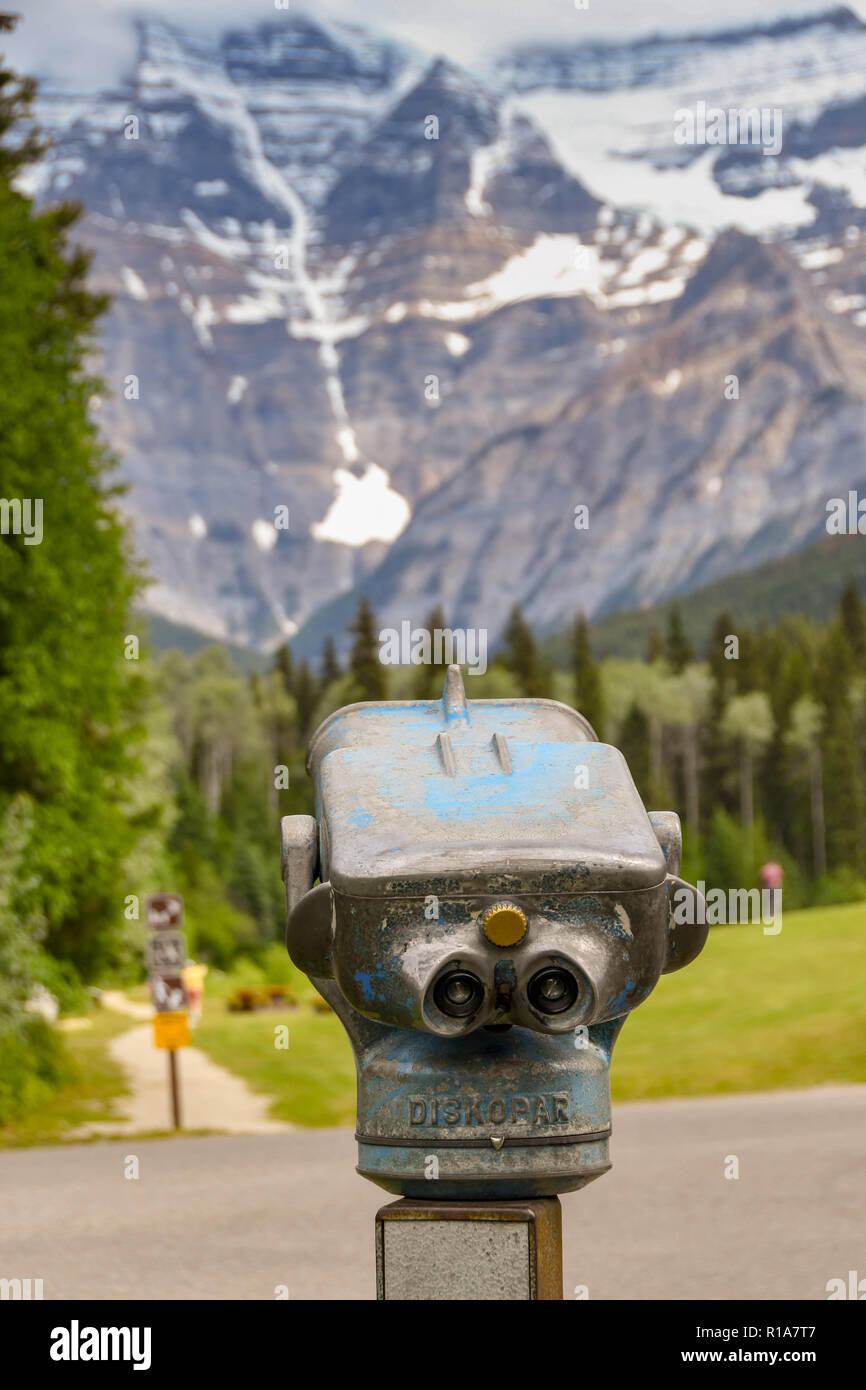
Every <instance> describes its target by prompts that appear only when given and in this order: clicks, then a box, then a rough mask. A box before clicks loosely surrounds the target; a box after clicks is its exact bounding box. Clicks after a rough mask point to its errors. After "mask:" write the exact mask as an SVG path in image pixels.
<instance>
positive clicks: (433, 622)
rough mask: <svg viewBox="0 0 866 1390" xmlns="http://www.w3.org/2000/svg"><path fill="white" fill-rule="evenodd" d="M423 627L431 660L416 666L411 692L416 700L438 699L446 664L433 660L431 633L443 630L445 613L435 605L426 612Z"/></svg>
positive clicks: (433, 649) (442, 686)
mask: <svg viewBox="0 0 866 1390" xmlns="http://www.w3.org/2000/svg"><path fill="white" fill-rule="evenodd" d="M424 628H425V630H426V631H427V632H429V634H430V650H431V661H430V664H429V665H428V666H418V667H417V668H416V671H415V678H414V680H413V682H412V694H413V695H414V697H415V699H416V700H438V698H439V696H440V695H441V694H442V690H443V688H444V686H445V672H446V671H447V669H448V668H447V666H446V665H445V664H444V662H439V663H438V664H437V663H436V661H435V656H436V650H435V646H434V641H433V634H434V633H435V632H436V631H439V632H444V631H445V614H444V613H443V612H442V609H441V608H440V607H439V606H438V605H437V606H436V608H434V609H433V612H432V613H430V614H428V616H427V621H426V622H425V623H424Z"/></svg>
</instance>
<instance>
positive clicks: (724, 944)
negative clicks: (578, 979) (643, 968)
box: [613, 903, 866, 1100]
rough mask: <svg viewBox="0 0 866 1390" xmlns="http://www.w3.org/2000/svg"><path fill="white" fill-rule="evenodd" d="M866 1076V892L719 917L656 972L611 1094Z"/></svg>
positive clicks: (629, 1026)
mask: <svg viewBox="0 0 866 1390" xmlns="http://www.w3.org/2000/svg"><path fill="white" fill-rule="evenodd" d="M829 1081H836V1082H850V1081H860V1082H863V1081H866V903H855V904H853V905H851V906H844V907H821V908H812V909H810V910H809V911H807V912H791V913H788V914H785V916H784V917H783V922H782V930H781V932H780V933H779V935H778V936H764V935H763V932H762V929H761V928H760V927H716V928H711V929H710V939H709V941H708V942H707V945H706V946H705V947H704V950H703V952H702V954H701V955H700V956H699V957H698V959H697V960H696V961H694V962H693V964H692V965H689V966H687V967H686V969H685V970H682V971H679V972H677V973H676V974H674V975H666V976H663V978H662V979H661V981H660V982H659V985H658V987H657V988H656V990H655V991H654V993H653V994H652V995H651V996H650V998H649V999H648V1000H647V1002H646V1004H643V1005H642V1006H641V1008H640V1009H638V1010H637V1012H636V1013H635V1014H633V1015H632V1017H631V1018H630V1019H629V1020H628V1022H627V1023H626V1025H625V1028H624V1029H623V1032H622V1034H621V1036H620V1039H619V1041H618V1042H617V1045H616V1048H615V1050H614V1054H613V1094H614V1096H615V1097H616V1098H618V1099H620V1100H624V1099H628V1100H635V1099H638V1098H640V1097H644V1096H670V1095H691V1096H694V1095H712V1094H716V1093H719V1092H722V1091H765V1090H774V1089H776V1088H779V1087H791V1086H817V1085H820V1084H821V1083H823V1082H829Z"/></svg>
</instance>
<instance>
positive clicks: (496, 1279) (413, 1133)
mask: <svg viewBox="0 0 866 1390" xmlns="http://www.w3.org/2000/svg"><path fill="white" fill-rule="evenodd" d="M307 768H308V771H309V773H310V776H311V778H312V780H313V785H314V788H315V797H316V816H315V818H313V817H311V816H287V817H285V818H284V820H283V821H282V867H283V878H284V881H285V885H286V904H287V912H288V926H287V937H286V940H287V946H288V950H289V955H290V956H291V958H292V960H293V961H294V963H295V964H296V965H297V966H298V967H299V968H300V969H301V970H303V971H304V972H305V973H306V974H307V975H308V976H309V977H310V979H311V980H312V981H313V983H314V985H315V986H316V989H317V990H318V991H319V993H320V994H321V995H323V997H324V998H325V999H326V1000H327V1001H328V1003H329V1004H330V1005H331V1007H332V1008H333V1009H334V1011H335V1012H336V1013H337V1014H338V1016H339V1018H340V1019H341V1021H342V1024H343V1026H344V1028H345V1029H346V1032H347V1033H348V1036H349V1039H350V1041H351V1043H352V1047H353V1049H354V1053H355V1060H356V1066H357V1073H358V1120H357V1140H358V1172H360V1173H362V1174H363V1175H364V1177H367V1178H369V1179H370V1180H371V1181H372V1182H375V1183H377V1184H378V1185H379V1186H380V1187H382V1188H384V1189H385V1190H386V1191H387V1192H390V1193H392V1194H394V1195H396V1196H399V1197H400V1198H402V1199H403V1200H402V1201H399V1202H396V1203H394V1204H392V1205H391V1206H388V1207H386V1208H384V1209H383V1211H382V1212H380V1213H379V1218H378V1221H377V1242H378V1274H379V1296H380V1297H382V1298H389V1297H401V1298H402V1297H423V1298H435V1297H443V1298H444V1297H455V1296H457V1297H467V1298H468V1297H483V1298H486V1297H508V1298H512V1297H528V1298H533V1297H537V1298H543V1297H560V1296H561V1293H559V1292H557V1288H560V1289H561V1275H560V1276H559V1280H560V1282H559V1284H558V1283H557V1266H558V1265H559V1264H561V1251H560V1246H559V1203H558V1200H557V1194H558V1193H561V1192H571V1191H574V1190H575V1189H577V1188H581V1187H583V1186H584V1185H585V1184H586V1183H588V1182H591V1181H592V1180H593V1179H594V1178H597V1177H599V1176H600V1175H601V1174H602V1173H604V1172H606V1171H607V1169H608V1168H609V1167H610V1166H611V1165H610V1158H609V1152H608V1149H609V1139H610V1132H611V1127H610V1061H611V1052H612V1050H613V1045H614V1043H615V1041H616V1038H617V1036H618V1034H619V1031H620V1029H621V1028H622V1025H623V1023H624V1022H625V1019H626V1017H627V1015H628V1014H629V1013H630V1012H631V1010H632V1009H634V1008H636V1007H637V1005H638V1004H640V1003H641V1002H642V1001H643V1000H644V999H646V998H647V996H648V995H649V994H650V992H651V991H652V989H653V988H654V986H655V985H656V983H657V981H658V979H659V977H660V976H661V975H662V974H664V973H667V972H670V971H673V970H678V969H680V968H681V967H682V966H684V965H687V964H688V963H689V962H690V961H692V960H694V958H695V957H696V956H697V955H698V953H699V952H700V950H701V948H702V947H703V945H704V942H705V940H706V936H707V927H706V925H705V924H704V918H705V914H703V913H702V912H701V911H700V910H699V897H700V895H699V894H698V892H697V890H696V889H695V888H693V887H691V886H690V885H688V884H685V883H684V882H683V881H682V880H681V879H680V878H679V877H678V874H679V869H680V860H681V848H682V844H681V831H680V823H679V818H678V817H677V816H676V815H675V814H673V813H672V812H650V813H649V814H647V812H646V811H645V809H644V806H643V803H642V801H641V799H640V797H639V795H638V792H637V790H636V788H635V785H634V782H633V781H632V778H631V775H630V774H629V770H628V767H627V765H626V762H625V759H624V758H623V756H622V754H621V753H620V752H619V751H618V750H617V749H616V748H613V747H610V746H609V745H607V744H603V743H599V742H598V741H597V739H596V735H595V733H594V732H593V730H592V728H591V727H590V725H589V724H588V723H587V721H586V720H585V719H584V718H583V717H582V716H581V715H580V714H578V713H576V712H575V711H574V710H572V709H569V708H568V707H567V706H565V705H562V704H559V703H557V702H556V701H553V700H541V699H505V700H472V701H469V700H467V698H466V695H465V692H464V688H463V681H462V677H461V672H460V668H459V667H457V666H452V667H450V668H449V670H448V674H447V677H446V681H445V689H444V693H443V696H442V699H441V700H429V701H406V702H403V701H395V702H391V703H381V704H380V703H365V704H357V705H350V706H348V707H346V708H345V709H342V710H339V711H337V712H336V713H335V714H332V715H331V716H330V718H328V719H327V720H325V722H324V723H323V724H322V725H321V727H320V728H319V729H318V731H317V732H316V734H315V735H314V736H313V738H312V740H311V743H310V747H309V752H308V759H307ZM317 880H318V882H317ZM675 890H677V902H678V904H682V903H685V905H686V909H687V910H685V911H678V912H677V914H676V921H675V920H674V912H673V894H674V891H675ZM689 904H691V906H692V908H693V910H688V907H689ZM681 919H685V920H684V922H682V924H679V925H678V923H680V922H681ZM481 1251H484V1252H486V1254H485V1255H484V1258H483V1259H482V1257H481V1255H480V1254H479V1252H481ZM389 1252H390V1254H389ZM473 1252H474V1253H473ZM482 1266H483V1268H482ZM437 1271H438V1272H437ZM512 1276H514V1277H512ZM515 1278H516V1283H515ZM437 1281H438V1282H437ZM439 1288H441V1292H438V1293H437V1292H436V1290H437V1289H439ZM461 1289H463V1290H464V1292H462V1293H461V1292H459V1290H461ZM455 1290H457V1291H458V1292H455ZM515 1290H516V1291H515Z"/></svg>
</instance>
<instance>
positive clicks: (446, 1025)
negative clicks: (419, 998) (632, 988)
mask: <svg viewBox="0 0 866 1390" xmlns="http://www.w3.org/2000/svg"><path fill="white" fill-rule="evenodd" d="M486 965H487V968H486V969H485V968H484V964H478V963H476V962H474V961H473V962H472V963H471V964H467V963H464V962H463V961H460V960H456V961H455V960H452V961H449V962H448V964H447V965H445V966H444V967H443V968H442V969H440V970H439V971H438V972H437V973H436V975H435V977H434V979H433V982H432V984H430V986H429V987H428V989H427V991H426V994H425V995H424V999H423V1004H422V1009H421V1016H422V1020H423V1025H424V1026H425V1027H426V1028H428V1029H429V1030H430V1032H431V1033H438V1034H440V1035H441V1036H443V1037H455V1036H460V1035H465V1034H468V1033H471V1032H473V1031H474V1030H475V1029H476V1028H491V1029H501V1030H503V1031H504V1030H505V1029H507V1028H510V1027H512V1026H514V1025H515V1024H517V1025H522V1026H523V1027H525V1028H532V1029H535V1030H536V1031H540V1032H548V1033H561V1032H569V1031H571V1030H572V1029H574V1028H575V1027H576V1026H577V1025H578V1024H579V1023H580V1022H581V1021H582V1020H583V1017H584V1016H585V1015H586V1014H587V1013H588V1012H589V1011H590V1010H591V1008H592V1004H593V1000H594V997H595V995H594V991H593V989H592V986H591V985H590V983H589V980H588V979H587V978H586V976H585V975H584V973H583V971H582V970H581V969H580V967H579V965H577V964H576V963H575V962H573V961H565V960H556V961H554V960H550V961H546V962H545V963H544V964H542V965H540V966H539V964H538V962H537V961H536V962H535V964H534V965H533V966H532V967H531V968H530V970H529V971H528V972H527V971H525V970H524V971H523V972H521V973H520V974H518V972H517V970H516V969H515V962H514V960H513V959H512V958H507V959H500V960H497V961H492V960H491V961H488V962H486Z"/></svg>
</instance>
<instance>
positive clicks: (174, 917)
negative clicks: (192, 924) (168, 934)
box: [145, 893, 183, 931]
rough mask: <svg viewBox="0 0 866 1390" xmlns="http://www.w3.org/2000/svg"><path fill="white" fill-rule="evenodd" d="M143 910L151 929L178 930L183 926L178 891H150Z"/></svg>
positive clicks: (181, 900)
mask: <svg viewBox="0 0 866 1390" xmlns="http://www.w3.org/2000/svg"><path fill="white" fill-rule="evenodd" d="M145 911H146V912H147V925H148V926H149V927H150V929H151V931H178V930H179V929H180V928H181V927H182V926H183V898H182V897H181V896H180V894H179V893H151V894H150V896H149V897H148V898H147V901H146V904H145Z"/></svg>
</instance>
